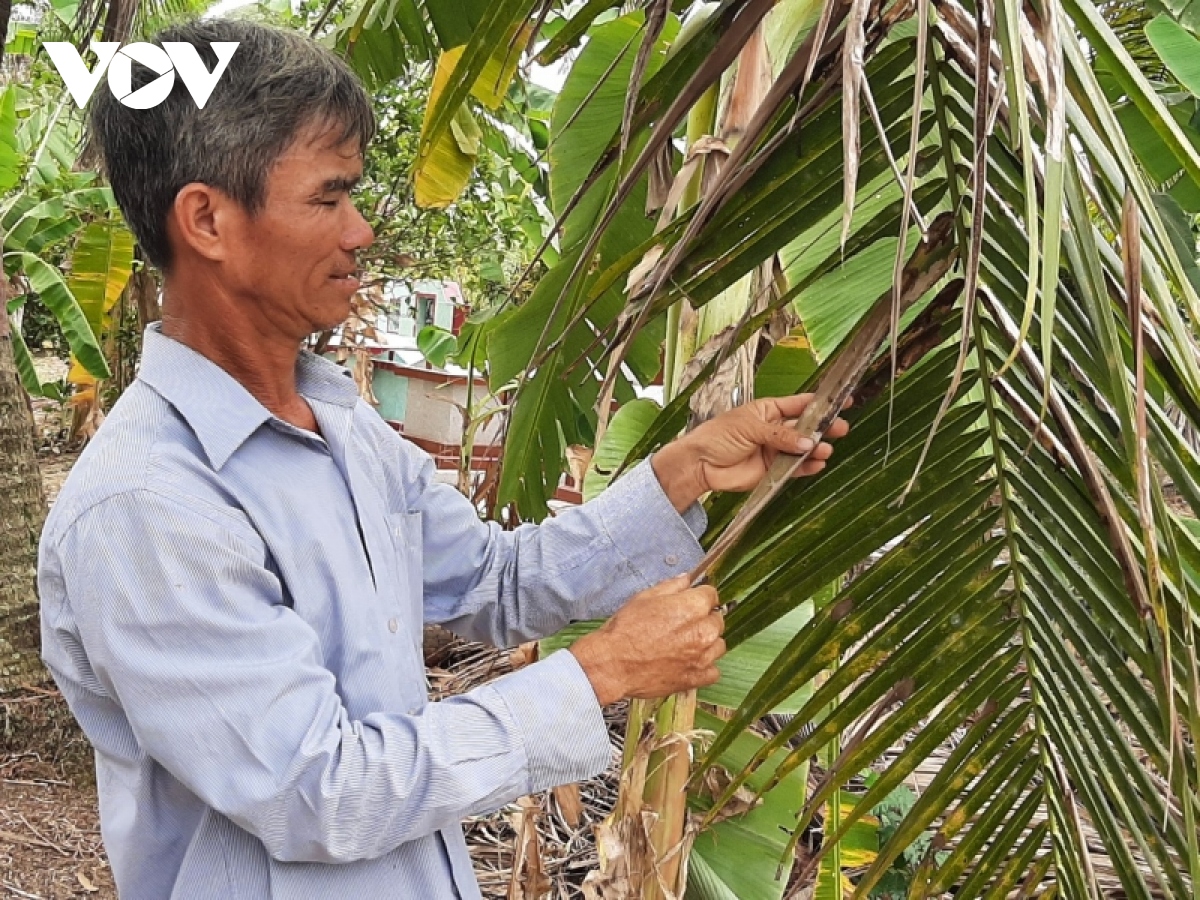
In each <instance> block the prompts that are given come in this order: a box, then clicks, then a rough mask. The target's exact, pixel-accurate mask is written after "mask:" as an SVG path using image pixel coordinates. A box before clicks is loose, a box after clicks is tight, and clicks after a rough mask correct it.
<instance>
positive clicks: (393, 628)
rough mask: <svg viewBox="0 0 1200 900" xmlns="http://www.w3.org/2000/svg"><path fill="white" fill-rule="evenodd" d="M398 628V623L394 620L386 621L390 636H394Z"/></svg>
mask: <svg viewBox="0 0 1200 900" xmlns="http://www.w3.org/2000/svg"><path fill="white" fill-rule="evenodd" d="M399 628H400V623H399V622H397V621H396V620H395V619H388V631H390V632H391V633H392V634H395V633H396V631H397V630H398V629H399Z"/></svg>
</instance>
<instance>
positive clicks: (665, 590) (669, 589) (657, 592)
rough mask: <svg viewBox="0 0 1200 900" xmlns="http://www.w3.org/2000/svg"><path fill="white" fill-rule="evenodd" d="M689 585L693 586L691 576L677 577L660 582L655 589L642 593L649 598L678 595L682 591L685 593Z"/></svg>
mask: <svg viewBox="0 0 1200 900" xmlns="http://www.w3.org/2000/svg"><path fill="white" fill-rule="evenodd" d="M689 584H691V576H690V575H686V574H685V575H676V576H675V577H674V578H668V579H667V580H666V581H660V582H659V583H658V584H656V585H654V586H653V587H650V588H647V589H646V590H644V591H642V593H643V594H645V595H646V596H647V597H663V596H666V595H668V594H678V593H679V592H680V591H685V590H687V588H688V585H689Z"/></svg>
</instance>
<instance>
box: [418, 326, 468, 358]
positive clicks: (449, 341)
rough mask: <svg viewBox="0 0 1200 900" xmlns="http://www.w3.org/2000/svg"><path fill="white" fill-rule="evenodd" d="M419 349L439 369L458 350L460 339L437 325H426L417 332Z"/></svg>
mask: <svg viewBox="0 0 1200 900" xmlns="http://www.w3.org/2000/svg"><path fill="white" fill-rule="evenodd" d="M417 349H418V350H420V351H421V355H422V356H424V357H425V358H426V359H427V360H429V362H430V363H432V364H433V365H435V366H437V367H438V368H439V369H441V368H444V367H445V365H446V360H447V359H449V358H450V357H452V356H454V355H455V354H456V353H457V352H458V341H457V340H456V339H455V337H454V335H452V334H451V333H450V332H449V331H446V330H445V329H444V328H438V327H437V326H436V325H426V326H425V327H424V328H422V329H421V330H420V331H419V332H417Z"/></svg>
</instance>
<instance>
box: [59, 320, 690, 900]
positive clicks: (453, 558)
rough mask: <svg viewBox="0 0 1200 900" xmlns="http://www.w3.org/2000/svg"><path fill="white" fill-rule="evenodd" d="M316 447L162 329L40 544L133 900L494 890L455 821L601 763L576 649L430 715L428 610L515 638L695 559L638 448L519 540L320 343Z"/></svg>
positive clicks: (605, 747)
mask: <svg viewBox="0 0 1200 900" xmlns="http://www.w3.org/2000/svg"><path fill="white" fill-rule="evenodd" d="M297 382H298V387H299V390H300V392H301V394H303V396H304V397H305V398H306V399H307V400H308V403H309V405H310V406H311V407H312V410H313V413H314V415H315V416H316V419H317V422H318V423H319V425H320V430H321V435H322V437H319V436H317V435H315V434H311V433H308V432H305V431H303V430H300V429H298V428H295V427H293V426H291V425H288V424H287V423H285V422H283V421H281V420H279V419H277V418H275V417H274V416H272V415H271V414H270V413H269V412H268V411H267V410H266V409H265V408H264V407H263V406H262V405H261V404H259V403H258V401H256V400H255V399H254V398H253V397H252V396H251V395H250V394H249V393H248V392H247V391H246V390H245V389H244V388H243V387H242V386H241V385H240V384H239V383H238V382H236V381H235V380H233V379H232V378H231V377H230V376H229V375H228V374H227V373H225V372H224V371H223V370H222V369H220V368H219V367H217V366H216V365H214V364H213V363H212V362H210V361H209V360H207V359H205V358H204V357H203V356H200V355H199V354H197V353H195V352H193V351H192V350H190V349H188V348H187V347H185V346H183V345H182V344H179V343H177V342H176V341H173V340H171V339H170V338H167V337H165V336H163V335H162V334H161V333H160V332H159V331H158V330H157V329H156V328H154V327H151V329H150V330H148V331H147V333H146V338H145V347H144V356H143V361H142V367H141V372H140V375H139V378H138V380H137V381H136V382H135V383H134V384H133V385H132V386H131V387H130V388H129V389H128V390H127V391H126V392H125V394H124V396H123V397H122V398H121V400H120V401H119V402H118V403H117V404H116V406H115V407H114V408H113V411H112V413H111V414H110V415H109V417H108V419H107V421H105V423H104V425H103V426H102V427H101V429H100V431H99V433H98V434H97V436H96V438H95V439H94V440H93V441H92V443H91V444H90V445H89V446H88V448H87V449H86V450H85V451H84V453H83V455H82V456H81V457H80V459H79V462H78V463H77V464H76V466H75V468H74V470H73V471H72V473H71V476H70V478H69V479H68V480H67V483H66V485H65V486H64V487H63V490H62V493H61V494H60V495H59V498H58V501H57V503H56V504H55V506H54V509H53V512H52V513H51V515H50V518H49V519H48V521H47V522H46V528H45V531H44V533H43V537H42V544H41V561H40V567H39V573H38V574H39V587H40V591H41V601H42V639H43V656H44V658H45V660H46V664H47V665H48V666H49V667H50V671H51V672H52V673H53V675H54V678H55V680H56V681H57V682H58V685H59V687H60V688H61V689H62V692H63V694H64V695H65V696H66V698H67V701H68V702H69V703H70V705H71V709H72V711H73V712H74V714H75V716H76V717H77V718H78V719H79V722H80V724H81V725H82V726H83V729H84V731H85V732H86V734H87V736H88V738H89V739H90V740H91V741H92V743H93V745H94V746H95V750H96V777H97V785H98V788H99V795H100V815H101V827H102V831H103V836H104V841H105V845H106V847H107V850H108V853H109V858H110V860H111V864H112V869H113V874H114V875H115V877H116V881H117V886H118V889H119V891H120V894H121V897H122V898H124V900H141V898H146V900H151V898H152V900H162V898H168V897H170V898H222V900H226V898H229V900H232V898H255V900H257V898H268V897H270V898H276V900H301V898H303V900H316V898H335V900H352V898H360V897H363V898H365V897H372V898H373V897H396V898H413V900H437V898H453V897H461V898H465V900H469V898H476V897H479V889H478V886H477V884H476V881H475V877H474V874H473V873H472V871H471V866H470V860H469V857H468V855H467V850H466V846H465V843H464V841H463V836H462V831H461V828H460V826H459V822H460V821H461V820H462V819H463V818H464V817H466V816H469V815H473V814H478V813H482V812H486V811H490V810H493V809H496V808H498V807H500V806H502V805H503V804H505V803H506V802H509V801H511V800H513V799H515V798H517V797H520V796H522V795H524V794H528V793H531V792H534V791H540V790H544V789H546V788H549V787H551V786H553V785H557V784H561V783H565V782H570V781H575V780H579V779H582V778H587V777H590V776H592V775H595V774H597V773H599V772H601V771H602V770H604V769H605V767H606V766H607V765H608V764H609V761H610V755H611V750H610V745H609V742H608V737H607V734H606V732H605V727H604V721H603V718H602V716H601V712H600V708H599V706H598V704H597V703H596V698H595V694H594V693H593V692H592V689H591V686H590V684H589V683H588V681H587V679H586V677H585V676H584V674H583V672H582V670H581V669H580V668H579V665H578V663H577V662H576V661H575V658H574V657H573V656H572V655H571V654H570V653H569V652H567V651H560V652H558V653H555V654H553V655H552V656H550V657H549V658H547V659H545V660H543V661H541V662H538V663H535V664H533V665H531V666H528V667H526V668H524V669H521V670H519V671H517V672H515V673H513V674H511V675H508V676H506V677H504V678H501V679H499V680H497V681H494V682H492V683H491V684H488V685H486V686H484V687H481V688H478V689H476V690H474V691H471V692H469V693H467V694H464V695H462V696H460V697H455V698H453V699H450V700H443V701H440V702H437V703H430V702H428V697H427V684H426V680H425V671H424V666H423V661H422V653H421V631H422V629H421V626H422V621H423V620H424V621H426V622H440V623H443V624H445V625H446V626H447V627H449V628H451V629H453V630H454V631H456V632H458V633H459V634H462V635H464V636H466V637H469V638H473V639H476V640H484V641H490V642H492V643H496V644H501V645H509V644H513V643H516V642H520V641H526V640H530V639H532V638H535V637H540V636H543V635H546V634H550V633H552V632H554V631H556V630H557V629H559V628H561V627H562V626H563V625H565V624H566V623H568V622H570V621H572V620H577V619H585V618H596V617H601V616H607V615H609V614H611V613H612V612H613V611H615V610H616V609H617V608H618V607H619V606H620V605H621V604H622V603H623V602H624V600H625V599H626V598H628V597H629V596H630V595H631V594H633V593H636V592H637V591H639V590H642V589H644V588H646V587H648V586H650V585H652V584H654V583H657V582H659V581H661V580H663V579H665V578H667V577H670V576H672V575H676V574H679V573H680V572H683V571H686V570H688V569H689V568H690V567H691V566H693V565H694V564H695V563H696V562H698V560H699V558H700V548H699V545H698V544H697V541H696V535H697V534H698V533H699V532H700V530H701V529H702V528H703V524H704V523H703V513H702V512H701V511H700V510H699V508H698V507H693V508H692V509H691V510H689V511H688V513H687V514H685V515H684V516H683V517H681V516H679V515H678V514H676V512H675V510H674V509H673V508H672V507H671V505H670V503H669V502H668V500H667V498H666V496H665V495H664V494H663V492H662V489H661V488H660V487H659V484H658V481H657V479H656V478H655V476H654V473H653V471H652V470H651V469H650V467H649V465H648V464H646V463H643V464H642V465H641V466H639V467H638V468H636V469H634V470H633V471H631V472H630V473H629V474H628V475H627V476H626V477H624V478H623V479H621V480H620V481H619V482H618V483H617V484H616V485H614V486H613V487H612V488H610V489H609V490H608V491H607V492H606V493H605V494H604V495H603V496H602V497H600V498H599V499H597V500H595V501H593V502H592V503H589V504H586V505H584V506H582V507H579V508H576V509H571V510H568V511H565V512H563V513H562V514H560V515H559V516H557V517H556V518H554V519H551V520H549V521H547V522H546V523H544V524H542V525H541V526H532V525H525V526H522V527H520V528H519V529H517V530H516V531H514V532H503V531H501V530H500V528H499V527H498V526H497V525H496V524H494V523H484V522H482V521H480V520H479V518H478V516H477V515H476V513H475V510H474V509H473V508H472V506H471V505H470V503H469V502H468V501H467V500H465V499H464V498H463V497H462V496H461V495H459V494H458V492H457V491H455V490H454V489H453V488H451V487H449V486H446V485H442V484H439V483H437V482H436V481H435V480H434V467H433V463H432V461H431V460H430V458H429V457H428V456H427V455H426V454H425V453H424V452H422V451H421V450H419V449H418V448H416V447H415V446H413V445H412V444H411V443H409V442H407V441H405V440H403V439H402V438H400V437H399V436H398V435H396V434H395V432H393V431H392V429H391V428H390V427H389V426H388V425H387V424H386V423H385V422H384V421H383V420H382V419H380V417H379V416H378V415H377V414H376V413H375V411H374V410H372V409H371V408H370V406H368V405H366V404H365V403H364V402H363V401H361V400H360V399H359V398H358V394H357V391H356V389H355V386H354V383H353V381H352V380H351V379H349V378H348V377H346V374H345V373H344V371H343V370H342V369H341V368H340V367H338V366H336V365H334V364H333V363H330V362H328V361H326V360H323V359H320V358H318V357H315V356H312V355H311V354H307V353H306V354H303V355H302V356H301V358H300V360H299V362H298V366H297Z"/></svg>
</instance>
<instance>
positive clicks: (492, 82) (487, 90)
mask: <svg viewBox="0 0 1200 900" xmlns="http://www.w3.org/2000/svg"><path fill="white" fill-rule="evenodd" d="M517 24H518V25H519V26H520V27H519V29H515V30H514V31H513V33H512V34H511V35H509V38H508V40H505V41H501V42H499V43H498V44H497V45H496V51H495V53H493V54H492V55H491V56H490V57H488V61H487V62H486V63H484V66H483V71H482V72H480V73H479V77H478V78H477V79H475V84H474V85H472V87H471V96H473V97H474V98H475V99H476V100H478V101H479V102H480V103H482V104H483V105H484V106H486V107H487V108H488V109H495V108H496V107H498V106H499V105H500V103H501V102H502V101H503V100H504V95H505V94H507V93H508V85H509V83H510V82H511V81H512V78H513V75H514V74H516V71H517V63H518V62H520V61H521V51H522V50H523V49H524V48H525V45H526V44H527V43H529V32H530V25H529V23H527V22H520V23H517ZM455 49H456V50H461V49H462V48H459V47H456V48H455Z"/></svg>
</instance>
